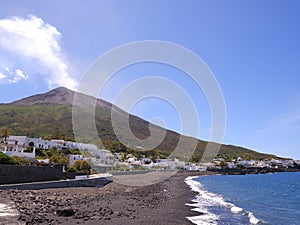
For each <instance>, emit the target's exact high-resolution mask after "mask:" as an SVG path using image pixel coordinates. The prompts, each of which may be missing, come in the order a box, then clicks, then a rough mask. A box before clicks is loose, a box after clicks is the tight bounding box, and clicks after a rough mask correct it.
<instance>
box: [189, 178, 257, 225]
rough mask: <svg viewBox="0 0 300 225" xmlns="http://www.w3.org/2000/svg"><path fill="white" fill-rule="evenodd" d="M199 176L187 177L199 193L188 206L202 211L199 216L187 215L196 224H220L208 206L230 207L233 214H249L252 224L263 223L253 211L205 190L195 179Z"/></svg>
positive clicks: (190, 184)
mask: <svg viewBox="0 0 300 225" xmlns="http://www.w3.org/2000/svg"><path fill="white" fill-rule="evenodd" d="M195 178H197V177H195V176H194V177H187V178H186V179H185V183H186V184H187V185H188V186H189V187H190V188H191V189H192V190H193V191H194V192H197V193H198V194H197V195H196V196H195V199H193V200H192V203H187V204H186V205H187V206H191V207H194V208H193V209H192V210H193V211H197V212H199V213H201V215H199V216H194V217H187V219H189V220H190V221H191V222H192V223H194V224H213V225H215V224H216V225H217V224H218V219H219V216H218V215H216V214H214V213H212V212H210V211H209V210H208V207H211V206H217V207H224V208H228V209H230V212H231V213H233V214H242V215H247V216H248V218H249V223H250V224H261V223H263V221H261V220H259V219H257V218H256V217H255V216H254V214H253V213H252V212H249V211H247V210H245V209H243V208H240V207H238V206H236V205H234V204H233V203H230V202H226V201H225V200H224V198H223V197H222V196H221V195H218V194H215V193H212V192H209V191H207V190H205V189H204V188H203V186H202V184H201V183H199V182H198V181H195V180H194V179H195Z"/></svg>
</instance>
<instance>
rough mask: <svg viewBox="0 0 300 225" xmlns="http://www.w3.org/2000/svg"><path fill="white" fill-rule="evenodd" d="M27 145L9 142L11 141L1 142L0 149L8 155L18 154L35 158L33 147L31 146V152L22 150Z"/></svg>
mask: <svg viewBox="0 0 300 225" xmlns="http://www.w3.org/2000/svg"><path fill="white" fill-rule="evenodd" d="M26 148H27V147H25V146H23V145H17V144H11V143H7V144H5V143H2V144H0V151H1V152H3V153H5V154H6V155H8V156H18V157H27V158H30V159H35V147H32V152H24V150H25V149H26Z"/></svg>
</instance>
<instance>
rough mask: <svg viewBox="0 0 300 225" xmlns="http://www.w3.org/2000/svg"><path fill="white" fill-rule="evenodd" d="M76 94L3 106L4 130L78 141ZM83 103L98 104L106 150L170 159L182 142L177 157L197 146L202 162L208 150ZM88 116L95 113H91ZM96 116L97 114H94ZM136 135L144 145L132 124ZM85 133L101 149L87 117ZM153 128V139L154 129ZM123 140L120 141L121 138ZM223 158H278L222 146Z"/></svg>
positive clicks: (102, 104)
mask: <svg viewBox="0 0 300 225" xmlns="http://www.w3.org/2000/svg"><path fill="white" fill-rule="evenodd" d="M75 94H76V93H75V92H73V91H71V90H68V89H66V88H63V87H59V88H56V89H53V90H51V91H49V92H47V93H44V94H38V95H34V96H30V97H27V98H24V99H21V100H18V101H15V102H13V103H10V104H2V105H0V129H3V128H4V129H9V131H10V132H11V133H13V134H15V135H27V136H34V137H44V138H63V139H69V140H73V139H74V132H73V127H72V104H73V98H74V95H75ZM77 95H78V96H80V97H81V99H82V102H91V103H95V104H96V107H95V116H94V118H95V124H96V128H97V132H98V135H99V137H100V138H101V141H102V143H103V144H104V147H106V148H108V149H111V150H112V151H123V152H131V153H135V154H145V155H147V156H160V157H167V156H169V155H170V154H171V153H172V152H173V151H174V149H176V146H177V144H178V143H179V139H181V142H180V143H181V145H180V151H178V152H177V153H176V154H177V155H176V156H177V157H181V158H184V157H185V156H186V155H185V154H186V153H187V152H190V151H191V150H192V149H194V148H193V144H194V143H196V145H197V147H196V150H195V152H194V155H193V160H194V161H198V160H199V159H201V157H202V154H203V152H204V150H205V148H206V146H207V142H205V141H201V140H197V139H195V138H191V137H187V136H183V135H180V134H178V133H176V132H174V131H170V130H165V129H164V128H161V127H158V126H156V125H153V124H150V123H149V122H147V121H145V120H143V119H141V118H139V117H137V116H134V115H129V114H128V113H126V112H124V111H123V110H121V109H119V108H118V107H115V106H113V105H112V104H111V103H109V102H106V101H104V100H100V99H95V98H93V97H91V96H87V95H84V94H78V93H77ZM112 110H113V111H114V112H116V114H117V117H116V120H115V121H116V124H117V127H118V128H119V132H118V134H119V136H120V137H121V138H122V141H123V143H126V146H125V145H124V144H122V143H120V141H119V140H118V138H117V137H116V135H115V132H114V129H113V126H112V122H111V112H112ZM87 113H94V112H92V111H87ZM92 115H93V114H92ZM128 117H129V125H130V128H131V130H132V132H133V133H134V135H135V136H136V137H137V138H139V139H142V140H144V141H137V139H135V138H132V137H130V136H128V131H127V129H126V123H128ZM78 123H79V124H80V125H81V126H82V129H79V131H78V130H77V133H76V137H77V135H78V136H80V140H77V141H81V142H87V143H95V144H97V145H100V142H99V139H98V137H94V136H95V135H93V134H92V133H90V132H89V130H85V129H84V127H86V124H85V117H83V119H82V120H80V122H78ZM149 126H151V131H152V135H151V139H149V137H150V134H151V132H150V129H149ZM164 132H165V137H164V139H163V140H162V141H160V140H159V137H160V135H159V134H161V133H164ZM120 137H119V138H120ZM156 142H158V143H160V144H159V145H158V146H157V147H155V149H154V150H151V151H150V150H149V151H145V152H141V151H137V146H142V147H143V148H144V149H145V150H147V149H152V147H151V146H152V144H153V143H156ZM218 156H221V157H224V158H227V159H232V158H236V157H238V156H242V157H244V158H247V159H251V158H253V159H264V158H272V157H273V158H276V156H274V155H268V154H263V153H258V152H255V151H252V150H248V149H245V148H242V147H237V146H233V145H222V147H221V150H220V152H219V155H218Z"/></svg>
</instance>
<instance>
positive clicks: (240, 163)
mask: <svg viewBox="0 0 300 225" xmlns="http://www.w3.org/2000/svg"><path fill="white" fill-rule="evenodd" d="M0 153H4V154H6V155H7V156H8V157H11V158H12V159H13V160H14V161H13V162H15V163H8V164H17V165H24V162H25V164H26V165H41V164H42V165H49V164H63V165H64V167H63V169H64V170H66V171H70V172H77V171H78V170H80V166H78V165H80V163H81V164H82V162H85V163H87V164H88V165H89V167H88V168H89V170H91V171H93V172H94V173H106V172H112V171H136V170H188V171H205V170H210V171H216V172H222V171H225V172H226V171H227V172H228V171H229V172H230V171H237V169H248V170H249V171H251V168H256V169H258V170H256V171H255V170H253V172H254V173H255V172H257V171H258V172H261V171H262V169H266V170H265V171H266V172H268V171H270V169H272V170H275V171H285V170H286V171H288V170H293V169H295V170H298V169H299V168H300V161H299V160H298V161H297V160H279V159H265V160H261V161H258V160H244V159H243V158H241V157H238V158H237V159H234V160H232V161H230V162H227V161H225V160H224V159H223V158H216V159H213V160H212V161H211V162H202V163H200V162H199V163H191V162H186V161H180V160H179V159H160V158H157V159H153V158H147V157H145V156H142V157H141V158H137V157H135V156H134V155H133V154H124V153H112V152H111V151H109V150H106V149H99V148H98V147H97V146H96V145H93V144H85V143H77V142H71V141H65V140H44V139H42V138H30V137H27V136H7V137H4V138H2V139H0ZM10 162H12V161H10ZM5 163H6V162H5V161H3V160H0V164H5ZM81 169H82V168H81Z"/></svg>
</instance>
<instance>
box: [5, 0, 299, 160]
mask: <svg viewBox="0 0 300 225" xmlns="http://www.w3.org/2000/svg"><path fill="white" fill-rule="evenodd" d="M299 10H300V3H299V2H298V1H296V0H294V1H293V0H289V1H283V0H281V1H276V0H272V1H271V0H270V1H268V0H265V1H259V0H256V1H237V0H236V1H233V0H228V1H211V0H207V1H196V0H195V1H150V0H149V1H96V0H90V1H47V2H38V1H30V0H28V1H15V0H11V1H7V2H5V3H2V5H1V8H0V96H1V97H0V102H3V103H7V102H11V101H14V100H17V99H20V98H23V97H26V96H29V95H32V94H37V93H41V92H46V91H48V90H50V89H51V88H53V87H56V86H60V85H64V86H67V87H70V88H73V89H75V87H76V84H77V83H78V82H80V80H81V78H82V76H83V74H84V72H85V71H86V70H87V68H88V67H89V65H91V63H92V62H94V61H95V60H96V59H97V58H98V57H99V56H101V55H103V54H104V53H105V52H107V51H109V50H110V49H112V48H115V47H117V46H119V45H123V44H126V43H128V42H134V41H141V40H162V41H169V42H173V43H176V44H178V45H181V46H184V47H186V48H188V49H190V50H191V51H193V52H194V53H196V54H197V55H198V56H200V57H201V58H202V59H203V60H204V61H205V63H206V64H207V65H208V66H209V67H210V68H211V70H212V71H213V73H214V74H215V77H216V79H217V80H218V82H219V85H220V87H221V89H222V92H223V95H224V99H225V103H226V111H227V125H226V133H225V137H224V143H230V144H235V145H240V146H244V147H247V148H251V149H255V150H258V151H261V152H267V153H275V154H277V155H279V156H285V157H293V158H296V159H300V138H299V133H300V89H299V83H300V76H299V74H300V63H299V61H300V44H299V40H300V22H299V21H300V14H299ZM14 17H15V18H14ZM16 17H17V19H16ZM10 21H14V22H15V23H13V24H14V25H12V24H11V23H9V22H10ZM34 21H35V24H36V26H38V28H37V27H36V26H35V25H34V23H32V22H34ZM22 22H24V23H22ZM37 24H38V25H37ZM27 25H28V28H27V27H26V26H27ZM12 26H14V29H8V28H11V27H12ZM20 27H21V28H20ZM30 29H32V30H30ZM18 32H19V33H18ZM20 33H21V34H20ZM25 34H26V35H27V36H25ZM18 38H23V39H22V40H19V39H18ZM25 39H26V40H25ZM24 40H25V41H24ZM56 45H57V46H56ZM34 46H37V47H36V48H34ZM147 76H161V77H164V78H168V79H170V80H172V81H174V82H176V83H177V84H178V85H179V86H181V87H182V88H184V89H185V90H186V92H187V93H188V94H189V95H190V96H191V99H192V100H193V102H194V104H195V106H196V108H197V110H198V113H199V121H200V135H199V137H200V138H203V139H206V140H207V139H208V138H209V130H210V126H211V123H210V120H211V118H210V117H211V114H210V109H209V105H208V103H207V100H206V98H205V95H204V94H203V93H202V91H201V90H199V88H198V87H196V86H195V84H193V82H192V81H191V80H190V79H189V78H187V77H186V76H185V74H184V73H183V72H182V71H179V70H177V69H176V68H172V67H170V66H167V65H163V64H157V63H142V64H137V65H132V66H129V67H127V68H125V69H123V70H121V71H120V72H118V73H117V74H115V76H114V77H113V79H112V80H111V81H110V82H109V83H108V84H107V87H106V88H105V90H103V93H101V94H100V97H102V98H104V99H106V100H108V101H112V102H113V101H114V99H115V97H116V95H117V93H118V92H119V91H120V89H122V88H123V87H124V86H126V84H128V83H130V82H132V81H134V80H135V79H139V78H142V77H147ZM141 89H142V87H141ZM131 112H132V113H134V114H136V115H138V116H140V117H143V118H145V119H147V120H152V119H153V118H156V117H160V118H161V119H163V120H164V123H165V125H166V126H167V127H168V128H170V129H173V130H177V131H179V132H180V121H179V117H178V114H177V112H176V109H175V108H174V107H172V106H171V105H170V104H168V103H166V102H165V101H162V100H159V99H153V98H152V99H151V98H148V99H147V100H145V101H141V102H139V103H138V104H137V105H136V106H135V107H134V108H133V109H132V111H131Z"/></svg>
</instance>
